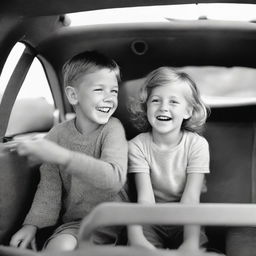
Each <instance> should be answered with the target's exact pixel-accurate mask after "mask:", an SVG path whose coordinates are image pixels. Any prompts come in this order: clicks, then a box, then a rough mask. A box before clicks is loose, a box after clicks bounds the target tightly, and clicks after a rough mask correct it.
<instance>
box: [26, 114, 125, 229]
mask: <svg viewBox="0 0 256 256" xmlns="http://www.w3.org/2000/svg"><path fill="white" fill-rule="evenodd" d="M46 138H47V139H49V140H52V141H54V142H56V143H57V144H59V145H61V146H63V147H65V148H67V149H70V150H71V151H72V158H71V161H70V162H69V164H68V166H66V167H65V168H64V167H63V166H58V165H55V164H48V163H45V164H43V165H42V166H41V168H40V174H41V178H40V182H39V185H38V188H37V192H36V194H35V197H34V201H33V204H32V207H31V209H30V211H29V213H28V214H27V216H26V219H25V221H24V224H32V225H35V226H37V227H38V228H43V227H47V226H52V225H55V224H56V223H57V221H58V220H59V218H61V220H62V222H63V223H67V222H70V221H76V220H81V219H82V218H83V217H85V216H86V215H87V214H88V213H89V212H90V211H91V210H92V209H93V208H94V207H95V206H96V205H97V204H99V203H101V202H106V201H114V200H115V197H116V195H117V194H118V192H119V191H120V189H121V188H122V186H123V184H124V183H125V180H126V174H127V151H128V149H127V141H126V138H125V133H124V129H123V127H122V125H121V123H120V121H119V120H118V119H116V118H114V117H112V118H110V120H109V122H108V123H107V124H105V125H101V126H100V127H99V128H98V129H97V130H95V131H94V132H93V134H90V136H89V135H86V134H81V133H79V131H78V130H77V129H76V127H75V122H74V119H73V120H70V121H66V122H64V123H61V124H59V125H57V126H55V127H53V128H52V130H51V131H50V132H49V133H48V135H47V136H46ZM85 154H86V156H85ZM88 156H90V157H88ZM98 159H100V160H102V161H99V160H98Z"/></svg>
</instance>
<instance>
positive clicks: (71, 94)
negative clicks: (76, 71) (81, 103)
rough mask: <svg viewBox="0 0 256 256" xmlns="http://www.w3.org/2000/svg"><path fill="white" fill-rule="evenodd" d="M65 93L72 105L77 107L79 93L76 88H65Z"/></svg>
mask: <svg viewBox="0 0 256 256" xmlns="http://www.w3.org/2000/svg"><path fill="white" fill-rule="evenodd" d="M65 93H66V96H67V98H68V101H69V103H70V104H71V105H76V104H77V103H78V99H77V92H76V89H75V88H74V87H71V86H67V87H66V88H65Z"/></svg>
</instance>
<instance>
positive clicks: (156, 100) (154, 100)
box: [151, 99, 159, 102]
mask: <svg viewBox="0 0 256 256" xmlns="http://www.w3.org/2000/svg"><path fill="white" fill-rule="evenodd" d="M151 102H159V100H158V99H152V100H151Z"/></svg>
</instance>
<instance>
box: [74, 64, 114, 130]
mask: <svg viewBox="0 0 256 256" xmlns="http://www.w3.org/2000/svg"><path fill="white" fill-rule="evenodd" d="M78 82H79V84H78V86H77V87H76V95H77V104H76V112H77V113H76V114H77V117H79V116H80V117H81V118H80V119H83V122H84V123H85V124H88V125H91V127H92V128H93V126H95V127H96V126H98V125H99V124H105V123H107V122H108V120H109V118H110V117H111V116H112V114H113V113H114V112H115V110H116V108H117V104H118V102H117V96H118V81H117V78H116V74H115V72H114V71H111V70H109V69H100V70H98V71H96V72H93V73H90V74H86V75H84V76H83V77H81V78H80V79H79V81H78Z"/></svg>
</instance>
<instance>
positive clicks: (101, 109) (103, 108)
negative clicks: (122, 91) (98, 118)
mask: <svg viewBox="0 0 256 256" xmlns="http://www.w3.org/2000/svg"><path fill="white" fill-rule="evenodd" d="M96 109H97V110H98V111H100V112H103V113H109V111H110V110H111V109H112V108H111V107H97V108H96Z"/></svg>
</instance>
